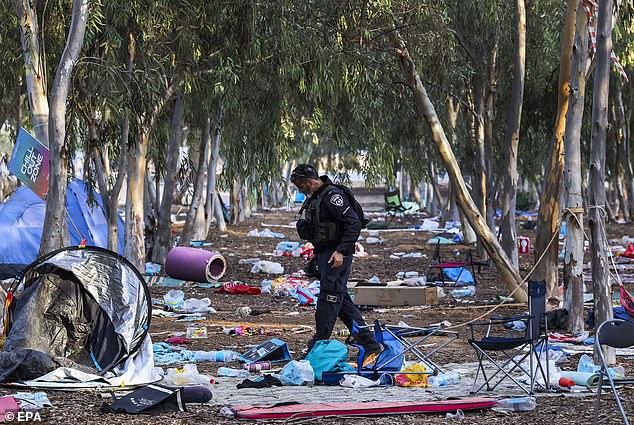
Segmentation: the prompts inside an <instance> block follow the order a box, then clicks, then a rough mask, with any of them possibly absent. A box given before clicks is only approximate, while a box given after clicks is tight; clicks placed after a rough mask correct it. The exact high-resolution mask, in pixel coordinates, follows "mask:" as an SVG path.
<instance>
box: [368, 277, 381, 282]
mask: <svg viewBox="0 0 634 425" xmlns="http://www.w3.org/2000/svg"><path fill="white" fill-rule="evenodd" d="M368 283H381V279H379V277H378V276H377V275H374V276H372V277H371V278H370V279H368Z"/></svg>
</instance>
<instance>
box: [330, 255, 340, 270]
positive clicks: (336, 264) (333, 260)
mask: <svg viewBox="0 0 634 425" xmlns="http://www.w3.org/2000/svg"><path fill="white" fill-rule="evenodd" d="M331 263H332V267H333V268H335V269H337V268H339V267H341V266H342V265H343V254H342V253H340V252H338V251H335V252H333V253H332V255H331V256H330V259H329V260H328V264H331Z"/></svg>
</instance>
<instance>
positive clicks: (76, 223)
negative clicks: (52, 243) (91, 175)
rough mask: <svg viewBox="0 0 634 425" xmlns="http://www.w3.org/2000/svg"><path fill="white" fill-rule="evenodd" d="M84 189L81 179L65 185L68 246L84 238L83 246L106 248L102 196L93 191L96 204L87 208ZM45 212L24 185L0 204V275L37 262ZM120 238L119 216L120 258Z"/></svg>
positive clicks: (86, 187)
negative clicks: (68, 234)
mask: <svg viewBox="0 0 634 425" xmlns="http://www.w3.org/2000/svg"><path fill="white" fill-rule="evenodd" d="M87 190H88V185H87V184H86V183H85V182H83V181H81V180H73V181H71V182H70V183H69V184H68V191H67V195H66V209H67V210H68V214H67V215H66V218H67V220H68V229H69V232H70V243H71V245H79V244H80V242H81V241H82V240H83V239H86V245H89V246H99V247H102V248H106V247H107V246H108V222H107V220H106V214H105V211H104V209H103V203H102V201H101V196H100V195H99V194H98V193H97V192H96V191H95V192H94V201H95V204H94V205H93V206H92V207H90V206H89V205H88V193H87ZM45 212H46V202H45V201H43V200H42V199H40V198H39V197H38V196H37V195H36V194H35V193H33V191H31V189H29V188H27V187H26V186H21V187H19V188H18V189H17V190H16V191H15V194H14V195H13V196H12V197H11V198H10V199H9V200H8V201H7V202H5V203H0V276H3V277H12V276H15V274H16V273H19V272H20V271H21V269H23V268H24V267H25V266H26V265H28V264H30V263H32V262H33V261H35V260H36V259H37V254H38V251H39V249H40V240H41V238H42V227H43V226H44V214H45ZM68 216H70V218H69V217H68ZM123 238H124V227H123V220H121V218H120V217H119V234H118V252H119V254H121V255H123V243H124V239H123ZM16 267H17V268H16ZM7 274H8V275H7Z"/></svg>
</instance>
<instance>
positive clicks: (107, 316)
mask: <svg viewBox="0 0 634 425" xmlns="http://www.w3.org/2000/svg"><path fill="white" fill-rule="evenodd" d="M7 299H8V302H7V311H6V312H5V321H4V325H5V334H6V339H5V340H4V346H3V347H2V351H0V382H14V381H28V380H30V379H35V378H40V377H41V376H42V375H45V374H48V373H49V372H52V371H54V370H56V369H57V368H60V367H64V368H72V369H76V370H77V371H75V372H84V373H88V374H93V375H97V378H98V379H97V380H100V381H101V384H106V385H108V384H111V385H117V384H119V383H120V381H121V379H117V377H121V376H122V375H125V374H127V375H126V380H125V384H126V385H132V384H140V383H147V382H149V381H152V380H156V378H157V377H156V376H154V374H155V373H154V370H153V366H154V360H153V355H152V343H151V341H150V337H149V335H148V328H149V325H150V318H151V298H150V293H149V290H148V287H147V285H146V284H145V280H144V279H143V277H142V276H141V275H140V273H139V272H138V271H137V270H136V269H135V268H134V266H133V265H132V264H131V263H130V262H128V261H127V260H126V259H125V258H123V257H121V256H119V255H117V254H116V253H114V252H111V251H108V250H106V249H102V248H96V247H85V248H79V247H68V248H63V249H61V250H58V251H55V252H53V253H50V254H48V255H47V256H45V257H42V258H40V259H38V260H37V261H35V262H34V263H32V264H31V265H29V266H28V267H27V268H26V269H25V270H24V274H23V277H22V278H21V280H20V281H18V282H17V284H16V286H15V288H14V289H13V291H11V292H10V293H9V294H8V295H7ZM131 368H132V372H131V373H129V372H130V370H131ZM75 374H76V375H81V374H80V373H75ZM61 375H64V376H68V375H73V372H70V373H69V371H68V369H66V370H64V371H63V373H61ZM99 378H101V379H99ZM52 379H53V380H60V379H65V378H60V372H59V371H57V372H55V373H53V374H52Z"/></svg>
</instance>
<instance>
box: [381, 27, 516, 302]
mask: <svg viewBox="0 0 634 425" xmlns="http://www.w3.org/2000/svg"><path fill="white" fill-rule="evenodd" d="M390 41H391V43H392V47H393V48H394V50H395V52H396V54H397V57H398V59H399V63H400V66H401V70H402V71H403V74H404V76H405V78H406V81H407V82H408V84H409V86H410V88H411V89H412V91H413V94H414V101H415V103H416V106H417V109H418V112H419V114H420V118H421V119H424V120H425V121H426V122H427V124H428V125H429V128H430V130H431V133H432V140H433V141H434V143H435V146H436V149H437V151H438V154H439V155H440V158H441V159H442V161H443V163H444V165H445V168H446V170H447V172H448V173H449V178H450V180H451V181H452V183H453V184H454V187H455V188H456V189H457V190H458V194H457V195H458V196H457V199H458V204H459V207H460V209H461V210H462V212H463V214H464V215H465V216H466V217H467V219H468V220H469V223H470V224H471V226H472V227H473V229H474V231H475V232H476V234H477V235H478V238H479V239H480V240H482V241H483V243H484V244H485V247H486V250H487V252H488V253H489V256H490V257H491V259H492V260H493V261H494V262H495V264H496V266H497V268H498V271H499V272H500V275H501V277H502V280H503V281H504V283H505V284H506V285H507V287H508V288H509V289H510V290H511V291H514V292H513V297H514V298H515V299H516V300H517V301H519V302H526V301H527V300H528V298H527V294H526V285H525V284H523V280H522V278H521V276H520V275H519V273H518V272H517V271H516V270H515V269H514V268H513V265H512V264H511V262H510V260H509V258H508V257H507V256H506V255H505V253H504V251H503V250H502V248H501V246H500V244H499V243H498V241H497V239H496V237H495V235H494V234H493V233H492V232H491V230H490V229H489V227H488V226H487V223H486V222H485V220H484V218H483V217H482V215H480V212H479V211H478V208H477V207H476V205H475V203H474V202H473V199H472V198H471V195H470V194H469V191H468V189H467V187H466V185H465V182H464V179H463V178H462V174H461V173H460V169H459V168H458V164H457V162H456V158H455V156H454V154H453V151H452V150H451V146H450V145H449V141H448V140H447V137H446V135H445V132H444V130H443V128H442V125H441V124H440V121H439V120H438V116H437V114H436V111H435V109H434V106H433V104H432V103H431V101H430V99H429V96H428V95H427V91H426V90H425V87H424V86H423V83H422V81H421V79H420V76H419V75H418V73H417V72H416V69H415V67H414V62H413V60H412V58H411V57H410V55H409V52H408V51H407V48H406V46H405V42H404V41H403V39H402V38H401V36H400V34H399V32H398V31H396V30H395V31H393V32H391V33H390ZM519 285H521V287H520V288H518V286H519Z"/></svg>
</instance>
